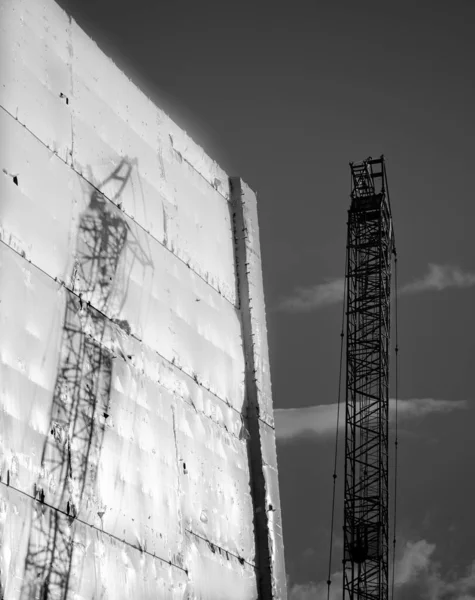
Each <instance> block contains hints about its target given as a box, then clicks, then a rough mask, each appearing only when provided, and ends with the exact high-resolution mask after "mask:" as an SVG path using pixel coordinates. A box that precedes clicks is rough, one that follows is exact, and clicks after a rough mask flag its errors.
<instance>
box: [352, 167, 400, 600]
mask: <svg viewBox="0 0 475 600" xmlns="http://www.w3.org/2000/svg"><path fill="white" fill-rule="evenodd" d="M350 167H351V175H352V192H351V205H350V209H349V211H348V240H347V286H346V289H347V295H346V330H347V337H346V339H347V342H346V344H347V345H346V359H347V360H346V366H347V370H346V421H345V422H346V429H345V491H344V559H343V566H344V578H343V597H344V598H347V599H348V600H360V599H361V600H363V599H364V600H387V599H388V530H389V519H388V409H389V340H390V294H391V262H392V253H393V251H394V236H393V228H392V219H391V209H390V204H389V196H388V192H387V180H386V170H385V163H384V157H382V156H381V158H379V159H375V160H373V159H371V158H368V159H367V160H365V161H363V162H362V163H358V164H355V163H350Z"/></svg>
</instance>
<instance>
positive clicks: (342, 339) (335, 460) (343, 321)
mask: <svg viewBox="0 0 475 600" xmlns="http://www.w3.org/2000/svg"><path fill="white" fill-rule="evenodd" d="M347 277H348V249H347V252H346V258H345V279H344V283H343V309H342V315H341V331H340V367H339V371H338V403H337V410H336V433H335V455H334V462H333V494H332V516H331V525H330V551H329V557H328V578H327V586H328V588H327V600H330V586H331V583H332V580H331V572H332V554H333V529H334V523H335V498H336V480H337V464H338V432H339V426H340V405H341V379H342V377H341V375H342V370H343V342H344V338H345V332H344V329H345V302H346V281H347Z"/></svg>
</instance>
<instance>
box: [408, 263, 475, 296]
mask: <svg viewBox="0 0 475 600" xmlns="http://www.w3.org/2000/svg"><path fill="white" fill-rule="evenodd" d="M473 285H475V273H469V272H466V271H463V270H462V269H460V268H459V267H455V266H453V265H435V264H432V263H430V264H429V271H428V272H427V273H426V274H425V275H424V277H421V278H420V279H416V280H415V281H412V282H411V283H408V284H406V285H405V286H403V287H402V288H401V294H414V293H416V292H428V291H437V292H440V291H442V290H445V289H447V288H468V287H471V286H473Z"/></svg>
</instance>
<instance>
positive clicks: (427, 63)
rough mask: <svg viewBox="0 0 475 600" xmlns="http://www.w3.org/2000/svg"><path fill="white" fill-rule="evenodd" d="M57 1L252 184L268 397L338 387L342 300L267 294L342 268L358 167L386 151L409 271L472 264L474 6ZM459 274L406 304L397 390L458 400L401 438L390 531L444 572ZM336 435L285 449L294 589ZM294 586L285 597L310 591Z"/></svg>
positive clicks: (319, 530)
mask: <svg viewBox="0 0 475 600" xmlns="http://www.w3.org/2000/svg"><path fill="white" fill-rule="evenodd" d="M59 4H60V5H61V6H62V7H63V8H64V9H66V10H67V11H68V12H69V13H70V14H71V15H72V16H73V17H74V18H75V19H76V20H77V21H78V23H79V24H80V25H81V27H83V29H85V31H86V32H87V33H88V34H89V35H90V36H91V37H92V38H93V39H94V40H95V41H96V42H97V43H98V44H99V46H100V47H101V48H102V49H103V50H104V52H105V53H106V54H108V55H109V56H111V57H112V58H113V59H114V61H115V62H116V63H117V64H118V66H119V67H120V68H121V69H122V70H124V71H125V72H126V73H127V74H128V75H129V76H130V77H131V79H132V80H133V81H134V82H135V83H136V84H137V85H138V86H139V87H141V88H142V89H143V90H144V92H145V93H146V94H147V95H148V96H149V97H150V98H151V99H152V100H153V101H154V102H155V103H156V104H158V105H159V106H160V107H161V108H163V109H164V110H165V111H166V112H168V113H169V114H170V116H171V117H172V118H173V119H174V120H175V121H177V123H178V124H179V125H180V126H182V127H183V128H184V129H186V130H187V131H188V132H189V133H190V135H191V136H192V137H193V138H194V139H195V140H196V141H197V142H198V143H199V144H201V145H202V146H203V147H204V148H205V150H206V151H207V152H208V154H209V155H210V156H212V157H213V158H215V159H216V160H217V161H218V162H219V163H220V164H221V166H222V167H223V168H224V169H226V170H227V171H228V172H229V173H231V174H238V175H240V176H242V177H243V179H245V180H246V181H247V182H248V183H249V184H250V185H251V186H252V187H253V188H254V189H255V190H256V191H257V193H258V199H259V209H260V213H259V215H260V233H261V245H262V254H263V268H264V281H265V291H266V301H267V310H268V328H269V339H270V352H271V367H272V377H273V390H274V405H275V407H276V408H292V407H302V406H310V405H318V404H328V403H334V402H335V401H336V392H337V375H338V358H339V355H338V352H339V331H340V320H341V309H340V306H339V305H335V306H329V307H326V308H322V309H320V310H315V311H312V312H305V313H300V314H299V313H297V314H295V313H288V312H283V311H279V310H277V309H276V307H277V305H278V304H279V301H280V300H281V298H282V297H284V296H288V295H290V294H291V293H292V291H293V290H294V288H295V287H296V286H312V285H316V284H320V283H322V282H324V281H325V280H326V279H327V278H337V277H341V276H342V275H343V271H344V256H345V236H346V210H347V208H348V195H349V167H348V162H349V161H358V160H362V159H363V158H366V157H367V156H368V155H372V156H373V157H375V156H379V155H380V154H382V153H384V154H385V156H386V160H387V169H388V178H389V189H390V193H391V202H392V209H393V217H394V222H395V230H396V242H397V248H398V255H399V280H400V282H401V283H402V284H404V283H407V282H409V281H411V280H413V279H420V278H422V277H423V276H424V275H425V274H426V273H427V271H428V265H429V263H434V264H437V265H452V266H454V267H458V268H459V269H460V270H461V271H462V272H464V273H465V274H470V273H473V272H475V257H474V253H473V234H472V229H473V224H474V217H475V208H474V197H473V182H472V179H473V176H472V171H473V166H474V164H475V152H474V149H473V144H474V139H475V122H474V118H473V110H474V108H473V107H474V106H475V85H474V75H473V73H474V69H473V61H474V56H475V43H474V41H473V37H474V35H473V31H474V25H475V5H474V4H473V3H471V2H468V1H465V2H464V1H463V0H459V1H458V2H452V3H449V2H444V3H443V2H438V1H435V2H426V1H423V0H422V1H420V2H397V3H396V2H391V3H389V2H372V1H366V2H350V1H347V0H345V1H342V2H311V1H310V0H307V1H306V2H302V1H298V0H297V1H293V2H285V3H284V2H282V3H280V4H279V3H277V2H267V1H262V0H260V1H256V0H254V1H253V2H249V1H241V2H232V3H231V2H218V1H217V0H212V1H208V0H202V1H201V2H173V1H171V2H152V1H150V0H147V1H146V0H134V1H133V2H130V1H127V2H125V1H124V0H80V1H79V0H59ZM470 281H472V280H470V278H469V277H468V276H467V280H466V282H465V283H464V284H454V285H452V286H447V289H443V290H440V291H436V290H432V291H430V290H428V291H426V292H421V293H419V294H411V295H406V296H402V297H401V300H400V303H399V335H400V345H401V354H400V358H401V363H400V367H401V369H400V396H401V397H402V398H407V399H417V398H433V399H442V400H448V401H454V400H466V401H467V402H468V403H469V408H468V409H467V410H463V411H460V410H458V411H449V412H446V413H444V414H443V415H442V414H437V413H434V414H432V415H429V416H427V417H424V418H419V419H417V420H413V421H411V422H408V423H407V425H406V426H405V429H404V431H403V432H402V440H401V441H402V445H401V455H400V492H401V502H400V506H401V508H400V513H399V514H400V543H401V545H403V544H404V542H406V541H412V542H414V543H419V542H421V540H425V541H426V542H427V543H428V544H435V550H434V551H433V552H432V553H431V552H429V551H426V554H427V555H428V556H429V558H428V560H429V559H430V561H431V562H430V565H428V566H427V569H426V571H427V573H429V571H430V570H431V569H432V570H434V569H435V570H436V569H437V568H439V571H438V573H439V578H441V579H444V578H445V579H444V581H446V578H447V577H449V576H450V575H449V571H451V572H452V574H453V576H454V577H457V576H461V575H463V571H464V569H465V568H466V567H467V566H469V565H470V564H471V562H472V561H473V560H474V559H475V523H474V517H473V506H475V486H474V484H473V482H472V480H473V478H474V474H475V449H474V448H475V445H474V443H473V434H472V430H473V426H474V425H475V400H474V386H473V377H472V373H473V364H474V357H475V343H474V335H473V334H474V332H475V316H474V311H473V306H474V300H475V286H473V281H472V283H470ZM474 281H475V280H474ZM459 283H460V282H459ZM442 287H444V286H442ZM331 448H332V444H331V440H328V439H321V438H319V437H318V436H316V437H313V438H311V437H310V438H306V439H300V438H298V439H295V440H293V441H291V442H286V443H282V442H279V444H278V451H279V467H280V484H281V494H282V503H283V518H284V536H285V543H286V559H287V570H288V573H289V577H290V580H291V582H292V583H293V584H300V585H304V584H307V583H308V582H310V581H320V580H322V579H325V578H326V573H325V569H326V563H327V547H328V542H327V535H328V526H329V510H330V504H329V502H330V488H331ZM418 548H422V550H423V549H424V548H423V547H422V546H421V545H420V546H418ZM426 550H427V548H426ZM336 551H337V552H339V549H338V548H337V550H336ZM339 561H340V556H339V554H338V556H337V559H336V562H335V564H336V566H335V570H337V569H338V565H339ZM437 562H440V567H437V566H436V563H437ZM430 572H432V571H430ZM419 583H420V582H419ZM419 583H418V584H417V585H419ZM414 585H415V584H414ZM421 585H422V584H421ZM409 587H410V586H409ZM305 589H306V591H305V590H304V591H302V590H303V588H302V587H298V585H296V586H295V587H294V589H293V593H292V598H295V599H298V600H300V599H302V600H307V598H308V599H310V598H317V597H319V596H317V592H315V591H312V589H313V588H312V589H311V588H305ZM407 589H408V591H407V594H410V593H414V594H415V593H416V592H411V591H410V589H409V588H407ZM444 589H448V588H444ZM307 592H308V593H307ZM417 593H420V592H417ZM447 593H448V592H447ZM305 594H307V595H305ZM311 594H313V595H311ZM406 597H408V598H412V596H410V595H406ZM414 597H418V596H414ZM433 597H434V598H437V597H438V596H433ZM440 597H442V596H440ZM447 597H450V598H454V599H456V598H458V596H457V595H456V593H455V592H453V594H452V595H451V596H447ZM460 597H461V596H460ZM469 597H471V596H467V598H469ZM474 597H475V596H474ZM444 598H445V596H444Z"/></svg>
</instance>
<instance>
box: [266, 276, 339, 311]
mask: <svg viewBox="0 0 475 600" xmlns="http://www.w3.org/2000/svg"><path fill="white" fill-rule="evenodd" d="M344 287H345V280H344V279H343V278H340V279H327V280H326V281H325V283H319V284H317V285H312V286H308V287H297V288H295V290H294V291H293V293H292V294H291V295H290V296H287V297H286V298H284V299H283V300H282V301H281V302H280V304H279V306H278V308H279V309H280V310H283V311H287V312H310V311H312V310H317V309H319V308H322V307H324V306H330V305H331V304H338V302H341V301H342V300H343V294H344Z"/></svg>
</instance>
